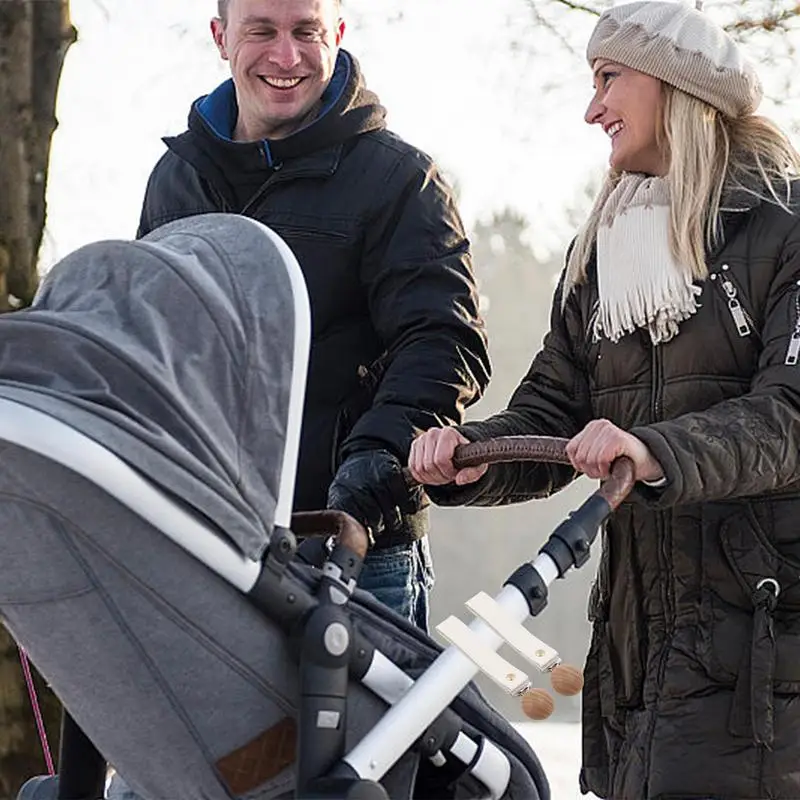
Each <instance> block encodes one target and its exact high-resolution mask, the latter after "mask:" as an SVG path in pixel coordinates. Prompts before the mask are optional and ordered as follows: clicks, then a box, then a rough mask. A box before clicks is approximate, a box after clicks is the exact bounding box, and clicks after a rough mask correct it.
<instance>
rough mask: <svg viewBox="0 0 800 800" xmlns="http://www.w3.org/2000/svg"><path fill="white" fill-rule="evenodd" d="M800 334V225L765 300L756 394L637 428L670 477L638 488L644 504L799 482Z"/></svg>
mask: <svg viewBox="0 0 800 800" xmlns="http://www.w3.org/2000/svg"><path fill="white" fill-rule="evenodd" d="M799 336H800V223H798V224H795V225H794V227H793V228H792V230H791V232H790V234H789V236H788V238H787V239H786V241H785V243H784V245H783V248H782V251H781V256H780V260H779V263H778V266H777V270H776V275H775V278H774V279H773V282H772V285H771V287H770V291H769V295H768V297H767V303H766V306H765V315H764V325H763V329H762V331H761V340H762V342H763V349H762V352H761V355H760V357H759V363H758V369H757V371H756V374H755V375H754V376H753V379H752V382H751V384H750V390H749V391H748V392H747V393H746V394H744V395H742V396H740V397H737V398H733V399H730V400H726V401H724V402H722V403H718V404H717V405H714V406H712V407H711V408H708V409H706V410H705V411H701V412H696V413H690V414H685V415H683V416H680V417H677V418H675V419H673V420H670V421H667V422H659V423H656V424H653V425H648V426H643V427H641V428H635V429H633V430H632V431H631V433H633V434H634V435H635V436H638V437H639V438H640V439H642V441H644V442H645V444H647V446H648V447H649V448H650V450H651V452H652V453H653V455H654V456H655V457H656V458H657V459H658V461H659V462H660V463H661V465H662V467H663V469H664V472H665V474H666V477H667V485H666V487H665V488H664V489H661V490H648V489H642V488H639V489H637V493H638V494H639V495H640V496H641V499H644V500H645V501H647V502H650V503H652V504H653V505H656V506H659V507H666V506H670V505H676V504H683V503H694V502H698V501H704V500H721V499H725V498H735V497H743V496H748V495H759V494H763V493H765V492H769V491H772V490H776V489H780V488H782V487H784V486H786V485H788V484H790V483H792V482H794V481H796V480H797V479H798V478H800V363H791V362H792V360H793V359H792V358H790V357H789V355H790V348H791V346H792V345H791V343H792V341H793V338H794V337H799ZM794 341H796V344H797V345H798V346H800V340H798V339H797V338H794ZM795 360H796V359H795Z"/></svg>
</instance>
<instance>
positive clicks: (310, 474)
mask: <svg viewBox="0 0 800 800" xmlns="http://www.w3.org/2000/svg"><path fill="white" fill-rule="evenodd" d="M323 103H324V108H323V110H322V112H321V113H320V115H319V116H318V117H317V119H316V121H315V122H314V123H312V124H311V125H309V126H308V127H306V128H304V129H302V130H300V131H298V132H297V133H295V134H293V135H292V136H290V137H287V138H286V139H281V140H277V141H261V142H252V143H234V142H232V141H231V140H230V138H229V137H230V135H231V131H232V130H233V127H234V125H235V122H236V113H237V112H236V101H235V95H234V92H233V86H232V83H231V82H230V81H228V82H227V83H225V84H223V85H222V86H220V87H219V88H218V89H217V90H216V91H215V92H214V93H212V94H211V95H209V96H207V97H204V98H200V99H199V100H198V101H197V102H195V104H194V105H193V107H192V110H191V113H190V116H189V130H188V131H187V132H186V133H184V134H182V135H181V136H178V137H176V138H170V139H165V142H166V144H167V147H168V148H169V149H168V152H167V153H166V154H165V155H164V156H163V157H162V159H161V160H160V161H159V163H158V164H157V165H156V167H155V169H154V171H153V173H152V175H151V177H150V180H149V183H148V186H147V193H146V197H145V201H144V207H143V211H142V218H141V224H140V228H139V235H140V236H143V235H144V234H146V233H148V232H149V231H151V230H153V229H154V228H156V227H158V226H160V225H163V224H164V223H166V222H170V221H172V220H174V219H177V218H179V217H185V216H189V215H193V214H202V213H208V212H217V211H222V212H233V213H240V214H245V215H247V216H250V217H253V218H255V219H257V220H259V221H261V222H263V223H265V224H266V225H268V226H269V227H271V228H272V229H273V230H275V231H276V232H277V233H279V234H280V235H281V236H282V237H283V238H284V239H285V240H286V242H287V243H288V244H289V246H290V247H291V249H292V250H293V251H294V253H295V255H296V256H297V259H298V261H299V263H300V266H301V268H302V270H303V274H304V275H305V279H306V283H307V286H308V291H309V296H310V301H311V313H312V346H311V360H310V366H309V376H308V385H307V394H306V404H305V410H304V418H303V433H302V441H301V448H300V464H299V468H298V473H297V489H296V493H295V509H296V510H314V509H319V508H324V507H325V505H326V496H327V490H328V486H329V484H330V482H331V479H332V477H333V474H334V472H335V470H336V468H337V466H338V464H339V463H340V461H341V460H342V459H343V458H344V457H346V456H347V455H348V454H349V453H351V452H355V451H358V450H364V449H371V448H375V447H382V448H386V449H388V450H389V451H391V452H393V453H394V454H395V455H396V456H397V457H398V458H400V459H401V460H402V461H403V463H405V459H406V457H407V454H408V448H409V446H410V443H411V440H412V439H413V437H414V431H415V428H421V429H424V428H428V427H431V426H432V425H438V424H442V423H448V422H450V423H452V422H459V421H461V419H462V415H463V411H464V408H465V407H466V406H467V405H469V404H470V403H472V402H474V401H475V400H477V399H478V398H479V396H480V394H481V392H482V390H483V388H484V387H485V386H486V384H487V382H488V379H489V369H490V368H489V359H488V354H487V345H486V337H485V333H484V328H483V323H482V322H481V320H480V318H479V315H478V299H477V292H476V288H475V282H474V278H473V274H472V266H471V260H470V254H469V243H468V241H467V239H466V236H465V234H464V230H463V226H462V223H461V220H460V218H459V215H458V212H457V210H456V207H455V202H454V198H453V195H452V192H451V190H450V188H449V187H448V186H447V185H446V183H445V181H444V180H443V179H442V176H441V175H440V174H439V172H438V171H437V169H436V167H435V166H434V164H433V163H432V162H431V160H430V159H429V158H428V157H427V156H426V155H425V154H423V153H421V152H420V151H418V150H416V149H414V148H413V147H411V146H410V145H408V144H406V143H405V142H403V141H402V140H401V139H400V138H398V137H397V136H396V135H394V134H393V133H391V132H389V131H387V130H386V129H385V121H384V116H385V112H384V109H383V108H382V107H381V106H380V105H379V103H378V99H377V97H376V96H375V95H374V94H373V93H371V92H370V91H368V90H367V89H366V88H365V84H364V81H363V79H362V77H361V73H360V71H359V68H358V64H357V62H356V60H355V59H354V58H353V57H352V56H350V55H349V54H348V53H346V52H345V51H340V53H339V59H338V61H337V67H336V71H335V74H334V77H333V79H332V81H331V84H330V86H329V88H328V90H327V92H326V95H325V96H323ZM425 520H426V516H425V515H418V518H417V519H415V520H412V522H411V527H412V528H413V529H414V533H415V534H416V535H421V534H423V533H424V532H425V527H426V522H425Z"/></svg>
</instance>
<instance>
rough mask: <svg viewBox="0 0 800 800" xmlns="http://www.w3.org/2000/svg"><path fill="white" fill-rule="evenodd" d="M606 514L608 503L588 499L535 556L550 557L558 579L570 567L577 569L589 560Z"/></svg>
mask: <svg viewBox="0 0 800 800" xmlns="http://www.w3.org/2000/svg"><path fill="white" fill-rule="evenodd" d="M610 513H611V507H610V506H609V504H608V502H607V501H606V500H605V499H604V498H603V497H601V496H599V495H597V494H595V495H592V496H591V497H590V498H589V499H588V500H587V501H586V502H585V503H584V504H583V505H582V506H581V507H580V508H579V509H578V510H577V511H573V512H572V513H571V514H570V515H569V517H567V519H565V520H564V521H563V522H562V523H561V524H560V525H559V526H558V527H557V528H556V529H555V530H554V531H553V533H552V534H550V538H549V539H548V540H547V542H546V543H545V545H544V547H542V549H541V550H540V551H539V552H540V553H546V554H547V555H548V556H550V558H551V559H552V560H553V563H554V564H555V565H556V567H557V568H558V577H559V578H563V577H564V575H565V574H566V573H567V572H568V571H569V569H570V568H571V567H576V568H580V567H582V566H583V565H584V564H585V563H586V562H587V561H588V560H589V555H590V551H591V547H592V542H594V540H595V538H596V537H597V531H598V530H599V528H600V526H601V525H602V524H603V522H604V521H605V520H606V518H607V517H608V515H609V514H610Z"/></svg>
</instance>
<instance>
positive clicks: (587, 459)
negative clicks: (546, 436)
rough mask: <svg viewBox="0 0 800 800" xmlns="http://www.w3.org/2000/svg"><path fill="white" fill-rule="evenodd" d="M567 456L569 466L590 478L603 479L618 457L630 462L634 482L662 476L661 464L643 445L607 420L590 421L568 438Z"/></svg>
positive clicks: (653, 479) (657, 478) (650, 480)
mask: <svg viewBox="0 0 800 800" xmlns="http://www.w3.org/2000/svg"><path fill="white" fill-rule="evenodd" d="M567 455H568V456H569V459H570V461H571V462H572V466H573V467H575V469H576V470H578V471H579V472H583V473H585V474H586V475H587V476H588V477H590V478H607V477H608V476H609V473H610V470H611V465H612V464H613V463H614V461H616V460H617V459H618V458H619V457H620V456H627V457H628V458H629V459H630V460H631V461H633V465H634V467H635V476H636V480H637V481H648V482H655V481H658V480H660V479H661V478H663V477H664V470H663V469H662V468H661V464H659V463H658V461H656V459H655V458H654V457H653V454H652V453H651V452H650V450H649V449H648V448H647V445H646V444H645V443H644V442H643V441H642V440H641V439H637V438H636V437H635V436H632V435H631V434H630V433H626V432H625V431H623V430H622V429H620V428H618V427H617V426H616V425H614V424H613V423H611V422H609V421H608V420H607V419H596V420H593V421H592V422H590V423H589V424H588V425H587V426H586V427H585V428H584V429H583V430H582V431H581V432H580V433H579V434H578V435H577V436H575V437H573V438H572V439H570V441H569V443H568V444H567Z"/></svg>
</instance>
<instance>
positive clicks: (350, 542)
mask: <svg viewBox="0 0 800 800" xmlns="http://www.w3.org/2000/svg"><path fill="white" fill-rule="evenodd" d="M292 531H293V532H294V533H295V534H296V535H297V536H300V537H303V538H306V537H311V536H326V537H327V536H335V537H336V541H337V543H338V544H341V545H344V546H345V547H348V548H349V549H350V550H352V551H353V552H354V553H355V554H356V555H357V556H358V557H359V558H361V559H362V560H363V558H364V557H365V556H366V555H367V550H368V549H369V534H368V533H367V530H366V528H365V527H364V526H363V525H362V524H361V523H359V522H357V521H356V520H355V519H353V517H351V516H350V515H349V514H345V512H344V511H333V510H327V511H298V512H295V513H294V514H292Z"/></svg>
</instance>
